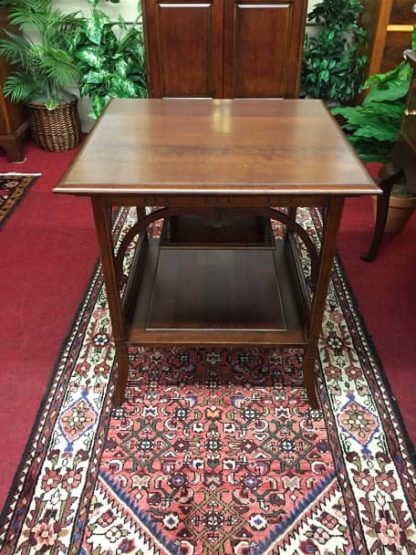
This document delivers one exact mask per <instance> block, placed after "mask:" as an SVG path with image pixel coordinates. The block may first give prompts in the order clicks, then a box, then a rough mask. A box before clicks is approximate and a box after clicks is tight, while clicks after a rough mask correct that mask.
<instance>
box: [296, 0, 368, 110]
mask: <svg viewBox="0 0 416 555" xmlns="http://www.w3.org/2000/svg"><path fill="white" fill-rule="evenodd" d="M361 11H362V4H361V2H360V0H322V1H321V2H320V3H319V4H317V5H316V6H315V8H314V9H313V10H312V11H311V12H310V13H309V14H308V21H310V22H314V23H316V24H317V25H318V28H317V30H316V34H314V30H312V32H311V33H310V34H308V35H307V36H306V39H305V48H304V54H303V68H302V85H303V89H304V91H305V92H306V94H307V95H308V96H310V97H311V98H322V99H323V100H325V101H327V102H336V103H339V104H348V103H351V102H352V101H353V100H354V98H355V97H356V95H357V92H358V91H359V88H360V85H361V83H362V79H363V70H364V67H365V65H366V63H367V57H366V56H365V55H363V54H362V53H361V51H362V49H363V45H364V43H365V37H366V32H365V30H364V29H363V28H362V27H361V26H360V25H359V23H358V21H359V17H360V14H361Z"/></svg>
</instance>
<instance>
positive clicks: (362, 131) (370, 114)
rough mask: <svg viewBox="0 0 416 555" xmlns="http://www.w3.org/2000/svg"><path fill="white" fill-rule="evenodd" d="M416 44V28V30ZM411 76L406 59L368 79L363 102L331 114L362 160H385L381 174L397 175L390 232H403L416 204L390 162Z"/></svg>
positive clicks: (387, 227) (414, 39) (391, 202)
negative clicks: (338, 121)
mask: <svg viewBox="0 0 416 555" xmlns="http://www.w3.org/2000/svg"><path fill="white" fill-rule="evenodd" d="M415 46H416V31H415V32H414V33H413V48H414V47H415ZM411 78H412V67H411V66H410V64H409V63H408V62H406V61H403V62H401V63H400V64H399V65H398V66H396V67H395V68H394V69H392V70H391V71H388V72H386V73H381V74H376V75H371V76H370V77H369V78H368V79H367V81H366V82H365V84H364V87H363V88H364V90H365V91H367V94H366V96H365V97H364V100H363V101H362V103H361V104H360V105H358V106H354V107H338V108H334V109H332V114H333V115H335V116H337V118H341V122H342V128H343V129H344V131H345V132H346V134H347V138H348V140H349V141H350V142H351V144H352V145H353V147H354V149H355V150H356V152H357V154H358V156H359V157H360V158H361V160H362V161H363V162H379V163H382V167H381V170H380V174H379V176H380V178H382V179H386V178H390V176H391V178H393V177H394V176H395V175H396V174H397V175H398V179H397V181H396V182H395V184H394V185H393V188H392V192H391V196H390V202H389V212H388V216H387V222H386V227H385V230H386V231H390V232H393V231H394V232H398V231H401V230H402V229H403V228H404V226H405V225H406V223H407V221H408V219H409V218H410V216H411V214H412V213H413V210H414V209H415V207H416V197H414V194H412V193H410V192H409V191H408V190H407V188H406V183H405V181H404V179H403V178H402V176H401V174H400V173H397V172H395V171H394V168H393V166H392V163H391V156H392V153H393V148H394V146H395V144H396V142H397V139H398V136H399V131H400V126H401V121H402V118H403V114H404V110H405V105H406V97H407V94H408V91H409V86H410V82H411Z"/></svg>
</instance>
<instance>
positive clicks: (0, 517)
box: [0, 174, 416, 529]
mask: <svg viewBox="0 0 416 555" xmlns="http://www.w3.org/2000/svg"><path fill="white" fill-rule="evenodd" d="M19 175H22V174H19ZM27 175H34V174H27ZM35 177H37V178H39V177H40V174H38V175H36V176H35ZM36 180H37V179H35V180H34V181H33V183H32V184H31V185H30V186H29V187H28V190H29V189H30V188H31V186H32V185H33V184H34V183H35V182H36ZM23 196H24V195H22V197H21V198H23ZM19 201H20V199H19ZM19 201H18V202H19ZM18 202H17V204H18ZM121 209H123V208H121ZM13 210H14V207H13V209H12V212H13ZM4 221H5V220H3V223H4ZM335 263H336V264H338V265H339V269H340V270H341V278H342V280H343V282H344V285H345V288H346V290H347V292H348V294H349V296H350V299H351V303H352V306H353V308H354V309H355V312H356V317H357V324H358V325H359V326H360V327H361V330H362V332H363V334H364V336H365V340H366V341H367V343H368V348H369V351H370V354H371V356H372V357H373V358H374V362H375V364H376V365H377V369H378V371H379V372H380V379H381V381H382V383H383V385H384V386H385V387H386V392H387V394H388V395H389V399H390V401H391V405H392V408H393V409H394V413H395V417H396V418H397V421H398V424H399V425H400V428H401V431H402V434H403V441H404V443H405V446H406V449H407V451H408V453H409V456H410V459H411V461H412V462H413V463H414V464H416V449H415V446H414V445H413V443H412V441H411V439H410V436H409V433H408V431H407V428H406V424H405V422H404V419H403V416H402V414H401V410H400V407H399V405H398V402H397V399H396V398H395V397H394V395H393V392H392V389H391V385H390V382H389V379H388V376H387V374H386V371H385V369H384V365H383V363H382V361H381V358H380V355H379V354H378V351H377V349H376V346H375V343H374V341H373V339H372V336H371V334H370V333H369V330H368V328H367V325H366V323H365V320H364V317H363V314H362V312H361V309H360V306H359V303H358V300H357V297H356V296H355V293H354V291H353V288H352V285H351V282H350V279H349V277H348V273H347V271H346V268H345V265H344V263H343V261H342V258H341V256H340V254H339V252H338V251H337V253H336V255H335ZM99 267H100V260H99V258H97V259H96V261H95V263H94V265H93V268H92V271H91V273H90V276H89V278H88V280H87V285H86V287H85V290H84V292H83V294H82V296H81V298H80V301H79V303H78V307H77V310H76V312H75V313H74V316H73V318H72V320H71V323H70V325H69V327H68V331H67V333H66V335H65V336H64V338H63V340H62V342H61V345H60V348H59V351H58V353H57V355H56V358H55V363H54V364H53V367H52V369H51V373H50V376H49V380H48V383H47V386H46V388H45V392H44V395H43V396H42V399H41V401H40V403H39V407H38V410H37V413H36V417H35V420H34V423H33V426H32V429H31V432H30V435H29V437H28V439H27V442H26V445H25V447H24V450H23V452H22V455H21V458H20V462H19V465H18V467H17V469H16V471H15V474H14V478H13V480H12V483H11V486H10V488H9V491H8V494H7V496H6V500H5V503H4V506H3V508H2V510H1V512H0V529H1V528H2V527H3V525H4V523H5V521H6V519H7V516H8V510H9V506H10V504H11V502H12V499H13V496H14V495H15V493H16V489H17V486H18V482H19V480H20V476H21V473H22V471H23V469H24V466H25V464H26V462H27V457H28V454H29V451H30V449H31V447H32V443H33V440H34V437H35V435H36V433H37V431H38V425H39V421H40V419H41V418H42V413H43V410H44V408H45V405H46V403H47V401H48V399H49V396H50V392H51V389H52V386H53V384H54V380H55V376H56V372H57V370H58V368H59V365H60V363H61V358H62V356H63V353H64V351H65V348H66V347H67V343H68V341H69V339H70V337H71V336H72V333H73V330H74V326H75V325H76V322H77V320H78V319H79V317H80V315H81V312H82V310H83V308H84V303H85V302H86V300H87V297H88V295H89V293H90V285H91V282H92V281H93V279H94V277H95V275H96V273H97V271H98V270H99Z"/></svg>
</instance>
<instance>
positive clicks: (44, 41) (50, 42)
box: [0, 0, 77, 109]
mask: <svg viewBox="0 0 416 555" xmlns="http://www.w3.org/2000/svg"><path fill="white" fill-rule="evenodd" d="M1 5H3V6H7V7H8V11H9V17H10V21H11V23H13V24H14V25H16V26H17V27H18V28H19V29H21V30H22V33H21V34H15V33H11V32H8V31H6V34H7V38H4V39H2V40H1V41H0V54H1V55H3V56H4V57H5V58H6V59H7V61H8V62H10V63H11V64H13V66H14V67H15V68H16V70H15V71H14V72H13V73H12V74H11V75H10V76H9V77H8V78H7V80H6V83H5V85H4V87H3V90H4V93H5V94H6V96H9V97H10V98H11V99H12V101H14V102H39V103H42V104H45V105H46V106H47V107H48V108H49V109H53V108H55V107H56V106H57V105H58V103H59V102H60V101H62V100H65V99H66V98H67V93H65V87H66V86H68V85H69V84H70V83H71V82H73V81H74V79H75V78H76V73H77V72H76V68H75V65H74V63H73V60H72V58H71V56H70V55H69V54H68V50H67V40H68V39H70V38H71V32H72V30H73V25H74V21H75V17H76V14H69V15H65V14H63V13H62V12H61V11H59V10H58V9H56V8H53V5H52V0H14V1H13V2H6V1H3V2H2V3H1ZM26 30H30V31H32V32H35V33H36V35H37V39H36V42H34V41H32V39H30V38H29V36H28V35H27V34H25V31H26Z"/></svg>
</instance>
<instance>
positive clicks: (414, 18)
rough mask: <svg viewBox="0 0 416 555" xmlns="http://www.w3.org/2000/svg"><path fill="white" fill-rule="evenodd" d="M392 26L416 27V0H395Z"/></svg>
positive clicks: (391, 19) (391, 20)
mask: <svg viewBox="0 0 416 555" xmlns="http://www.w3.org/2000/svg"><path fill="white" fill-rule="evenodd" d="M390 24H392V25H400V24H402V25H416V0H394V2H393V6H392V9H391V17H390Z"/></svg>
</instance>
